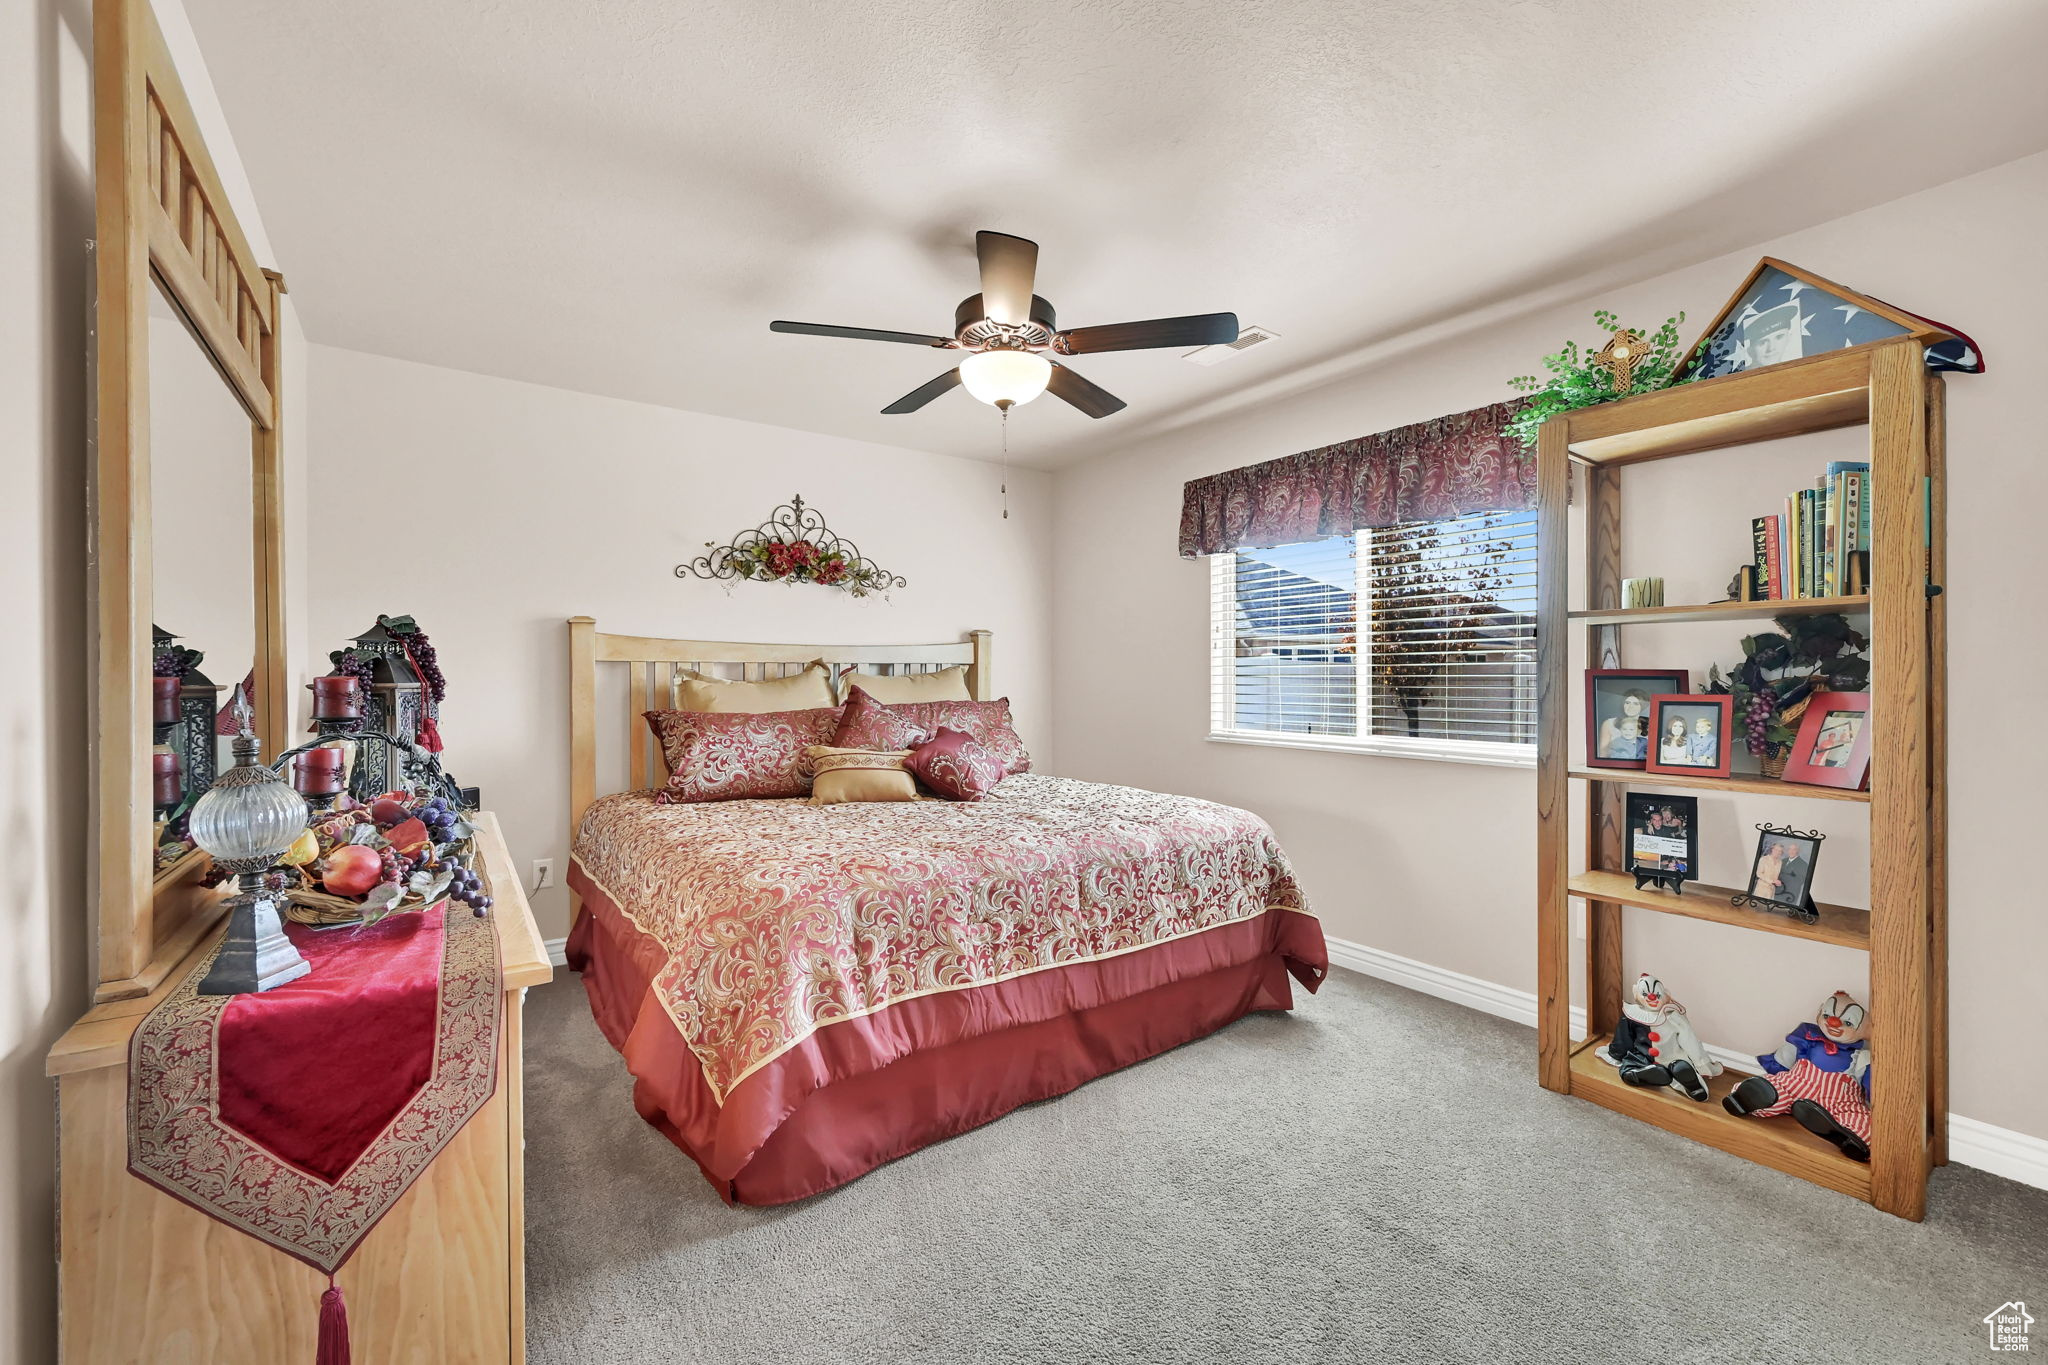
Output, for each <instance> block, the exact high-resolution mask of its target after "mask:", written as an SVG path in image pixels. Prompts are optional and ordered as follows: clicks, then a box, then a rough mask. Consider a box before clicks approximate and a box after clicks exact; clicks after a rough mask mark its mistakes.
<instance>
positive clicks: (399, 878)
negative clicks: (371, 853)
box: [378, 848, 414, 886]
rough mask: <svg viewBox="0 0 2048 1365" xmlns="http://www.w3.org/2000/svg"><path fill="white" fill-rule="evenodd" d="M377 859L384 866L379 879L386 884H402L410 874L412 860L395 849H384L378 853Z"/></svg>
mask: <svg viewBox="0 0 2048 1365" xmlns="http://www.w3.org/2000/svg"><path fill="white" fill-rule="evenodd" d="M378 861H380V862H381V863H382V864H383V868H384V875H383V876H382V877H380V878H379V880H380V881H382V882H384V883H386V884H387V885H390V886H404V885H405V881H406V878H408V877H410V876H412V870H413V866H414V864H413V860H412V859H410V858H408V857H406V856H405V855H404V854H403V853H400V852H399V851H398V850H397V849H394V848H387V849H385V850H384V851H383V853H381V854H380V855H378Z"/></svg>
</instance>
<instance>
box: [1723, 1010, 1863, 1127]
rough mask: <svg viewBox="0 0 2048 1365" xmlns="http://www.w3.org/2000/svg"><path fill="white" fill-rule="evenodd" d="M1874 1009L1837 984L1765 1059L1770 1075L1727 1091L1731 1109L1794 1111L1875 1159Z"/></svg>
mask: <svg viewBox="0 0 2048 1365" xmlns="http://www.w3.org/2000/svg"><path fill="white" fill-rule="evenodd" d="M1866 1024H1867V1018H1866V1011H1865V1010H1864V1008H1863V1006H1861V1005H1859V1004H1857V1003H1856V1002H1855V1001H1854V1000H1852V999H1850V998H1849V993H1848V992H1847V991H1836V992H1835V993H1834V994H1833V995H1831V996H1829V997H1828V998H1827V999H1825V1000H1823V1001H1821V1003H1820V1010H1819V1012H1818V1013H1816V1014H1815V1015H1814V1019H1813V1022H1812V1023H1810V1024H1801V1025H1800V1026H1799V1027H1798V1028H1796V1029H1793V1030H1792V1031H1791V1032H1790V1033H1788V1034H1786V1035H1785V1041H1784V1042H1783V1043H1780V1044H1779V1045H1778V1050H1777V1051H1776V1052H1772V1053H1768V1054H1766V1055H1764V1056H1762V1057H1759V1058H1757V1061H1758V1063H1759V1064H1761V1065H1762V1067H1763V1069H1764V1071H1765V1073H1766V1074H1765V1075H1763V1076H1751V1077H1750V1078H1749V1079H1748V1080H1746V1081H1744V1082H1743V1083H1742V1084H1740V1085H1738V1086H1736V1087H1735V1089H1734V1090H1732V1091H1730V1092H1729V1093H1728V1094H1727V1096H1725V1097H1724V1098H1723V1099H1722V1101H1721V1104H1722V1105H1723V1107H1725V1108H1726V1109H1727V1110H1728V1112H1729V1113H1731V1114H1735V1115H1738V1116H1743V1117H1748V1118H1753V1119H1768V1118H1776V1117H1777V1116H1778V1115H1780V1114H1790V1115H1791V1116H1792V1118H1793V1121H1794V1122H1796V1123H1798V1125H1799V1126H1800V1127H1802V1128H1804V1129H1805V1130H1806V1131H1807V1132H1809V1133H1813V1134H1815V1135H1817V1136H1819V1137H1824V1138H1826V1139H1827V1140H1828V1141H1829V1142H1832V1143H1834V1144H1835V1146H1836V1147H1838V1148H1840V1149H1841V1152H1842V1155H1843V1156H1846V1157H1849V1158H1850V1159H1851V1160H1854V1161H1868V1160H1870V1047H1869V1045H1868V1044H1866V1043H1865V1042H1864V1041H1863V1039H1864V1034H1865V1031H1866Z"/></svg>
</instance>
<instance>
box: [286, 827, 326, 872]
mask: <svg viewBox="0 0 2048 1365" xmlns="http://www.w3.org/2000/svg"><path fill="white" fill-rule="evenodd" d="M319 856H320V839H319V836H318V835H316V834H314V833H313V831H312V830H310V829H309V830H307V831H306V832H305V833H304V834H301V835H300V836H299V837H298V839H297V840H296V841H295V842H294V843H293V844H292V846H291V847H290V848H289V849H286V850H285V854H284V856H283V857H282V858H279V859H278V861H279V862H281V863H283V864H284V865H285V866H286V867H304V866H305V865H306V864H307V863H310V862H312V861H313V860H314V859H315V858H317V857H319Z"/></svg>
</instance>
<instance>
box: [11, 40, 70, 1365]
mask: <svg viewBox="0 0 2048 1365" xmlns="http://www.w3.org/2000/svg"><path fill="white" fill-rule="evenodd" d="M89 25H90V20H89V11H88V8H87V5H86V4H85V3H84V0H69V2H67V3H38V4H31V5H6V6H0V186H4V187H5V188H4V192H0V469H4V470H5V477H6V496H5V497H0V589H4V590H0V640H6V641H7V642H8V658H7V661H6V663H5V665H4V666H0V847H4V849H5V859H6V862H5V867H4V871H0V944H4V945H5V948H4V951H0V1361H7V1362H22V1365H30V1362H35V1363H36V1365H40V1363H41V1362H45V1361H50V1360H54V1359H56V1332H55V1326H56V1301H57V1277H56V1272H55V1268H54V1266H53V1264H52V1259H51V1258H52V1252H53V1247H52V1244H51V1227H52V1221H53V1218H54V1216H55V1215H54V1202H53V1191H54V1188H55V1185H56V1168H57V1156H56V1141H55V1138H56V1132H55V1129H56V1107H55V1104H54V1096H53V1092H52V1090H51V1088H50V1083H49V1082H48V1081H46V1080H45V1079H44V1078H43V1053H44V1052H45V1051H46V1050H47V1049H48V1047H49V1045H50V1043H51V1041H52V1040H54V1039H55V1038H56V1036H57V1035H58V1034H59V1033H61V1032H63V1031H64V1030H65V1029H66V1028H68V1027H69V1026H70V1024H71V1022H72V1020H73V1019H75V1018H77V1016H78V1013H79V1011H80V1010H82V1009H83V1008H84V1006H85V1002H86V956H85V917H86V906H85V857H86V853H85V828H86V769H85V757H86V745H85V725H86V707H85V692H86V676H85V613H86V597H85V412H86V394H85V359H84V358H85V346H86V328H85V322H86V319H85V298H86V254H85V244H86V240H87V239H88V238H89V237H91V236H92V141H91V138H92V134H91V112H90V111H91V98H92V91H91V74H90V65H89V62H90V59H89V56H88V54H89V53H90V52H91V50H92V45H91V38H90V31H89Z"/></svg>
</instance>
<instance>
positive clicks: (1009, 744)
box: [889, 697, 1031, 773]
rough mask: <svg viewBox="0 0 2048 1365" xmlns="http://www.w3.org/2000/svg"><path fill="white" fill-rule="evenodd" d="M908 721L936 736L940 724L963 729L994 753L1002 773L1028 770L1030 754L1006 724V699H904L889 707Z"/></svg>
mask: <svg viewBox="0 0 2048 1365" xmlns="http://www.w3.org/2000/svg"><path fill="white" fill-rule="evenodd" d="M889 709H890V710H892V711H894V712H895V713H896V714H897V715H898V716H900V717H902V718H903V719H904V720H905V721H907V722H908V723H909V724H911V725H914V726H916V727H917V728H918V729H921V730H923V731H924V732H925V733H926V734H929V735H936V734H937V733H938V732H939V729H940V727H941V726H947V727H950V728H952V729H955V730H965V731H966V732H967V733H968V734H969V735H971V736H973V738H974V741H975V742H976V743H977V744H979V745H981V747H982V748H984V749H986V750H988V751H989V752H990V753H991V754H993V755H995V757H996V760H997V761H998V762H1000V763H1001V764H1002V765H1003V771H1004V772H1006V773H1028V772H1030V771H1031V754H1030V751H1029V750H1027V749H1026V748H1025V747H1024V741H1023V740H1021V739H1019V738H1017V731H1016V729H1015V728H1014V727H1013V726H1012V725H1011V724H1010V699H1009V698H1008V697H1002V698H999V699H998V700H996V701H908V702H898V703H896V705H894V706H892V707H890V708H889Z"/></svg>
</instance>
